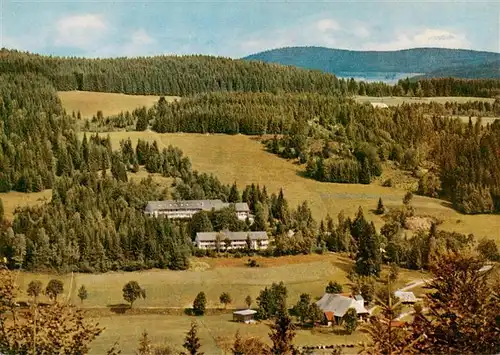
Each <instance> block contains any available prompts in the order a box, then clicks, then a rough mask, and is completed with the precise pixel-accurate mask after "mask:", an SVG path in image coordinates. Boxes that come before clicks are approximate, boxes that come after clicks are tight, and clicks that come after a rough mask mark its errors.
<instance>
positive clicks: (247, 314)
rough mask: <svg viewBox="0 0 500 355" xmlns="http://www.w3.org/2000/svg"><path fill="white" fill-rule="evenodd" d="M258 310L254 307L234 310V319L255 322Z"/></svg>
mask: <svg viewBox="0 0 500 355" xmlns="http://www.w3.org/2000/svg"><path fill="white" fill-rule="evenodd" d="M255 313H257V311H254V310H253V309H244V310H241V311H235V312H233V321H235V322H242V323H252V322H254V316H255Z"/></svg>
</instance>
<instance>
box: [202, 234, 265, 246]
mask: <svg viewBox="0 0 500 355" xmlns="http://www.w3.org/2000/svg"><path fill="white" fill-rule="evenodd" d="M248 240H250V245H251V249H253V250H265V249H267V247H268V246H269V237H268V235H267V232H265V231H260V232H230V231H228V230H224V231H220V232H198V233H196V239H195V241H194V242H195V245H196V247H197V248H198V249H217V243H219V248H221V249H222V250H226V249H244V248H246V247H247V243H248ZM228 244H229V245H228Z"/></svg>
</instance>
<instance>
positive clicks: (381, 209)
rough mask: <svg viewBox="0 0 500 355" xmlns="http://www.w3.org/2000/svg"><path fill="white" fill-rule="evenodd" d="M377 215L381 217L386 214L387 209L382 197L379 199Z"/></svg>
mask: <svg viewBox="0 0 500 355" xmlns="http://www.w3.org/2000/svg"><path fill="white" fill-rule="evenodd" d="M375 213H376V214H379V215H380V214H384V213H385V207H384V203H383V202H382V198H381V197H379V199H378V203H377V209H376V210H375Z"/></svg>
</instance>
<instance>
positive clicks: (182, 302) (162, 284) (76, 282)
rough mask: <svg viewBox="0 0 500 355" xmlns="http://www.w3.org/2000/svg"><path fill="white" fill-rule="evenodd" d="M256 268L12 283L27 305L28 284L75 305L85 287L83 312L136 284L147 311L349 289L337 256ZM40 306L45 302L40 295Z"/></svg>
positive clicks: (415, 275) (406, 278)
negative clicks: (50, 287) (53, 285)
mask: <svg viewBox="0 0 500 355" xmlns="http://www.w3.org/2000/svg"><path fill="white" fill-rule="evenodd" d="M254 259H256V260H257V262H258V263H259V265H260V267H258V268H249V267H247V266H245V263H246V262H247V258H246V257H243V258H240V259H235V258H228V259H226V258H219V259H214V258H192V259H191V269H190V270H186V271H171V270H148V271H138V272H108V273H104V274H79V273H75V274H73V275H72V274H65V275H49V274H40V273H25V272H19V273H17V276H16V283H17V285H18V286H19V288H20V290H21V292H20V294H19V299H20V300H27V299H28V296H27V294H26V288H27V286H28V284H29V282H30V281H32V280H35V279H37V280H40V281H42V283H43V284H44V285H46V284H47V283H48V281H49V280H50V279H52V278H59V279H60V280H61V281H63V283H64V285H65V286H64V294H63V295H62V296H61V298H64V299H70V300H71V301H72V302H73V303H75V304H79V303H80V301H79V299H78V296H77V293H78V288H79V287H80V286H81V285H85V287H86V288H87V290H88V292H89V298H88V300H86V301H85V303H84V305H83V306H84V307H88V308H106V307H108V306H110V305H117V304H120V303H123V302H124V301H123V299H122V287H123V285H125V284H126V283H127V282H128V281H131V280H136V281H138V282H139V284H140V285H141V287H143V288H145V289H146V291H147V298H146V299H145V300H138V301H137V302H136V303H135V304H134V307H147V308H149V307H152V308H166V307H168V308H181V309H184V308H187V307H191V305H192V302H193V300H194V298H195V297H196V295H197V294H198V292H200V291H204V292H205V294H206V295H207V307H209V308H217V307H220V306H221V305H220V303H219V295H220V294H221V292H224V291H225V292H229V293H230V294H231V296H232V298H233V302H232V304H231V305H230V307H232V308H242V307H244V306H245V297H246V296H247V295H250V296H251V297H252V298H253V299H254V300H255V299H256V298H257V296H258V295H259V292H260V290H262V289H263V288H264V287H266V286H269V285H271V284H272V283H273V282H278V281H283V282H284V283H285V285H286V286H287V288H288V292H289V297H288V299H289V302H290V304H294V303H296V301H297V300H298V299H299V295H300V294H301V293H304V292H308V293H310V294H311V295H312V297H313V298H314V297H320V296H322V295H323V292H324V289H325V286H326V285H327V284H328V282H329V281H332V280H335V281H337V282H340V283H342V284H343V285H344V287H345V288H346V289H347V290H348V289H349V286H348V284H349V281H348V279H347V273H348V272H349V270H350V269H351V267H352V260H351V259H349V258H347V257H344V256H341V255H339V254H333V253H328V254H324V255H316V254H312V255H297V256H284V257H280V258H264V257H254ZM426 277H427V274H425V273H421V272H419V271H412V270H406V269H401V270H400V277H399V281H398V283H397V284H396V285H395V287H401V286H403V285H406V284H407V283H408V282H410V281H414V280H416V281H419V280H421V279H422V278H426ZM40 300H41V301H48V299H45V296H41V298H40Z"/></svg>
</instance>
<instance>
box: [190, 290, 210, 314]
mask: <svg viewBox="0 0 500 355" xmlns="http://www.w3.org/2000/svg"><path fill="white" fill-rule="evenodd" d="M206 306H207V297H206V296H205V292H203V291H202V292H200V293H198V294H197V295H196V298H195V299H194V302H193V312H194V314H195V315H197V316H202V315H204V314H205V309H206Z"/></svg>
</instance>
